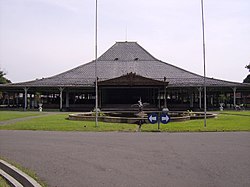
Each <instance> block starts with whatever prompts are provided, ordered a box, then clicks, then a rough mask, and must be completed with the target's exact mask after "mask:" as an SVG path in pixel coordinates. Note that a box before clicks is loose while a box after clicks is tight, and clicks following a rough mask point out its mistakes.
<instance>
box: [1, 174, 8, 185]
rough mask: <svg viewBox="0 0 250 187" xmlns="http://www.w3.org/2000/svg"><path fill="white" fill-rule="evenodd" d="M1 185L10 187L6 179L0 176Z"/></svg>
mask: <svg viewBox="0 0 250 187" xmlns="http://www.w3.org/2000/svg"><path fill="white" fill-rule="evenodd" d="M0 186H1V187H10V185H9V184H8V183H7V182H6V180H5V179H4V178H3V177H1V176H0Z"/></svg>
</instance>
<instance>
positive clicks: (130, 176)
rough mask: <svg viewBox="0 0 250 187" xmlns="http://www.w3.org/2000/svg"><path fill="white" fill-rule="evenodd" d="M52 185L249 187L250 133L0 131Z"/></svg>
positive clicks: (6, 148)
mask: <svg viewBox="0 0 250 187" xmlns="http://www.w3.org/2000/svg"><path fill="white" fill-rule="evenodd" d="M0 156H4V157H6V158H8V159H11V160H13V161H16V162H18V163H20V164H21V165H23V166H25V167H28V168H30V169H32V170H34V171H35V172H36V173H37V174H38V176H39V177H40V178H41V179H42V180H45V181H47V183H48V184H49V186H53V187H54V186H58V187H64V186H65V187H68V186H74V187H77V186H81V187H82V186H93V187H98V186H108V187H110V186H119V187H121V186H132V187H133V186H146V187H147V186H154V187H155V186H178V187H179V186H192V187H193V186H202V187H203V186H213V187H214V186H220V187H223V186H225V187H228V186H232V187H235V186H250V133H249V132H235V133H118V132H112V133H86V132H83V133H82V132H41V131H39V132H36V131H0Z"/></svg>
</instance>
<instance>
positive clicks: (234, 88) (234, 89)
mask: <svg viewBox="0 0 250 187" xmlns="http://www.w3.org/2000/svg"><path fill="white" fill-rule="evenodd" d="M236 90H237V88H236V87H233V91H234V107H235V106H236Z"/></svg>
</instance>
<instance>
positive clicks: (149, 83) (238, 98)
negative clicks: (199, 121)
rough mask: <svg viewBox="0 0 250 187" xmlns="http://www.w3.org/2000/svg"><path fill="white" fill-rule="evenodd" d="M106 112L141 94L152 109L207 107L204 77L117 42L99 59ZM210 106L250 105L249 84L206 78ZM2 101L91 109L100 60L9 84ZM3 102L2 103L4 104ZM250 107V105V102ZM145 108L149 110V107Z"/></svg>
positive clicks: (136, 46) (1, 88)
mask: <svg viewBox="0 0 250 187" xmlns="http://www.w3.org/2000/svg"><path fill="white" fill-rule="evenodd" d="M97 77H98V95H99V107H100V108H101V110H117V109H122V110H132V108H131V105H132V104H134V103H137V101H138V100H139V99H140V98H141V99H142V101H143V102H147V103H149V104H150V105H149V106H148V107H147V108H148V109H151V110H157V109H161V108H164V107H168V108H169V109H170V110H187V109H192V110H198V109H202V108H203V76H200V75H197V74H195V73H191V72H189V71H186V70H184V69H181V68H179V67H176V66H174V65H171V64H168V63H165V62H162V61H160V60H158V59H156V58H155V57H153V56H152V55H151V54H150V53H149V52H147V51H146V50H145V49H144V48H142V47H141V46H140V45H139V44H138V43H136V42H116V43H115V44H114V45H113V46H112V47H111V48H110V49H108V50H107V51H106V52H105V53H104V54H103V55H101V56H100V57H99V58H98V60H97ZM206 86H207V107H208V109H209V110H213V109H218V108H219V106H220V103H224V105H225V107H231V108H233V107H235V105H237V104H238V105H239V104H245V106H247V105H246V104H250V101H249V100H247V99H248V98H249V95H250V84H244V83H237V82H229V81H224V80H218V79H213V78H206ZM0 91H2V92H3V95H4V97H2V101H1V104H3V105H4V106H8V107H23V108H25V109H27V108H36V107H38V103H43V108H45V109H46V108H47V109H60V110H69V111H88V110H93V108H94V106H95V61H91V62H89V63H87V64H83V65H81V66H78V67H76V68H74V69H71V70H69V71H66V72H64V73H61V74H58V75H56V76H52V77H48V78H43V79H37V80H34V81H29V82H22V83H13V84H5V85H1V86H0ZM3 105H2V106H3ZM249 106H250V105H249ZM145 109H146V108H145Z"/></svg>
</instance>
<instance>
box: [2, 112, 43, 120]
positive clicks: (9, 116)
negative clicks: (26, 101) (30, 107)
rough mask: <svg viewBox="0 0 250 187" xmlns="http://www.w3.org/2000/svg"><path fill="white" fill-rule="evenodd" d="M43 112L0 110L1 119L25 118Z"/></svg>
mask: <svg viewBox="0 0 250 187" xmlns="http://www.w3.org/2000/svg"><path fill="white" fill-rule="evenodd" d="M38 115H42V113H38V112H18V111H0V121H6V120H10V119H17V118H24V117H29V116H38Z"/></svg>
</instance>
